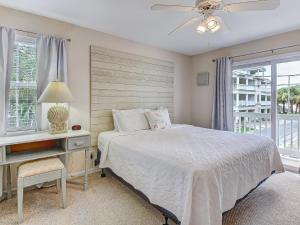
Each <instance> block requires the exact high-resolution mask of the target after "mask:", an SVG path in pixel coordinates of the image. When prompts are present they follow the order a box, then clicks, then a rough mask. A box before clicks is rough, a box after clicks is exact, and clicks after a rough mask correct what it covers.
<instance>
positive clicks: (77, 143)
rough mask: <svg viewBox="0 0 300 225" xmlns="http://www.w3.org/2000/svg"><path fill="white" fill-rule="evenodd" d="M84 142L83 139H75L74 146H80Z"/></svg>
mask: <svg viewBox="0 0 300 225" xmlns="http://www.w3.org/2000/svg"><path fill="white" fill-rule="evenodd" d="M83 144H84V142H83V141H77V142H75V146H82V145H83Z"/></svg>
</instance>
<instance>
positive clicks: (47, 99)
mask: <svg viewBox="0 0 300 225" xmlns="http://www.w3.org/2000/svg"><path fill="white" fill-rule="evenodd" d="M72 100H73V96H72V94H71V91H70V89H69V88H68V86H67V85H66V84H65V83H64V82H60V81H52V82H50V83H49V84H48V86H47V87H46V89H45V90H44V92H43V93H42V95H41V97H40V98H39V100H38V102H39V103H56V104H55V105H54V106H52V107H51V108H50V109H49V110H48V113H47V118H48V121H49V123H50V125H49V126H50V129H49V132H50V133H51V134H61V133H66V132H67V123H66V121H67V120H68V117H69V111H68V109H67V108H66V107H65V106H64V105H61V104H59V103H69V102H72Z"/></svg>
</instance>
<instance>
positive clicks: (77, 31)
mask: <svg viewBox="0 0 300 225" xmlns="http://www.w3.org/2000/svg"><path fill="white" fill-rule="evenodd" d="M0 25H2V26H8V27H13V28H17V29H22V30H27V31H33V32H37V33H46V34H51V35H56V36H60V37H63V38H71V39H72V41H71V43H70V45H69V86H70V89H71V91H72V93H73V95H74V98H75V102H74V103H72V104H71V110H70V115H71V118H70V121H71V124H81V125H82V126H83V128H84V129H87V130H89V122H90V116H89V114H90V49H89V48H90V45H92V44H93V45H98V46H102V47H105V48H111V49H116V50H119V51H125V52H130V53H133V54H138V55H143V56H148V57H153V58H158V59H162V60H168V61H172V62H174V63H175V90H174V93H175V96H174V98H175V99H174V101H175V102H174V103H175V105H174V118H175V122H178V123H190V122H191V91H190V86H191V57H188V56H184V55H181V54H177V53H173V52H170V51H166V50H162V49H158V48H155V47H151V46H147V45H143V44H140V43H136V42H132V41H128V40H125V39H122V38H118V37H114V36H111V35H108V34H104V33H101V32H97V31H94V30H90V29H86V28H82V27H79V26H75V25H72V24H69V23H64V22H60V21H57V20H53V19H49V18H46V17H41V16H37V15H33V14H29V13H25V12H21V11H17V10H13V9H8V8H5V7H0ZM70 161H71V163H70V164H71V166H70V167H71V168H70V169H71V171H72V172H75V171H79V170H82V169H83V162H84V161H83V155H82V154H78V155H76V156H75V157H74V158H73V159H71V160H70ZM90 164H91V165H90V166H92V161H90Z"/></svg>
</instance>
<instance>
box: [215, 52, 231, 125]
mask: <svg viewBox="0 0 300 225" xmlns="http://www.w3.org/2000/svg"><path fill="white" fill-rule="evenodd" d="M212 128H213V129H216V130H225V131H233V94H232V60H231V59H230V58H229V57H222V58H219V59H217V60H216V83H215V93H214V104H213V114H212Z"/></svg>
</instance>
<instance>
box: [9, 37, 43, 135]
mask: <svg viewBox="0 0 300 225" xmlns="http://www.w3.org/2000/svg"><path fill="white" fill-rule="evenodd" d="M37 37H38V35H36V34H32V33H28V32H23V31H16V34H15V42H16V41H18V38H20V39H24V40H26V39H28V40H30V41H32V43H33V42H35V50H36V63H37V64H36V68H35V69H36V73H37V74H36V81H37V79H38V59H37ZM24 42H25V41H24ZM28 42H29V41H28ZM14 48H15V45H14ZM14 50H15V49H14ZM9 82H10V83H9V85H10V84H11V80H10V81H9ZM36 91H37V89H36ZM7 94H8V95H9V93H7ZM5 104H6V106H7V108H6V112H5V117H6V121H5V122H6V130H5V134H6V135H18V134H23V133H35V132H37V130H38V126H37V121H38V118H39V114H38V112H37V110H38V102H37V99H36V110H35V118H34V123H35V126H34V127H28V128H26V127H22V128H11V127H10V126H9V124H8V123H9V119H8V117H9V105H10V98H9V96H7V98H6V103H5Z"/></svg>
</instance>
